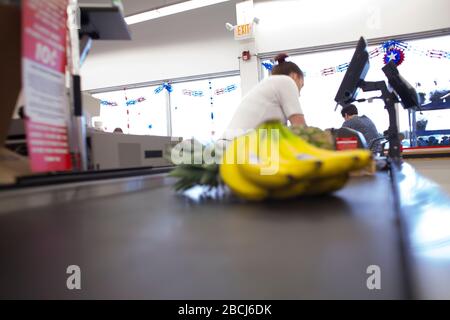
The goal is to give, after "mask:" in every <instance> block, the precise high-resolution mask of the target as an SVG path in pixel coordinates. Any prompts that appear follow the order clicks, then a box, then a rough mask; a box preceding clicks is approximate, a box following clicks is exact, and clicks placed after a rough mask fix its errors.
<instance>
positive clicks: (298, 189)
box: [269, 180, 310, 200]
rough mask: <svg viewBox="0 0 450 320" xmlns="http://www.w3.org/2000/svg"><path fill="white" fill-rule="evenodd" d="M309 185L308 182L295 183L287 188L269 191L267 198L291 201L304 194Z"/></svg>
mask: <svg viewBox="0 0 450 320" xmlns="http://www.w3.org/2000/svg"><path fill="white" fill-rule="evenodd" d="M309 185H310V181H309V180H305V181H297V182H295V183H293V184H291V185H289V186H287V187H284V188H280V189H275V190H271V191H270V194H269V197H270V198H272V199H279V200H282V199H291V198H295V197H299V196H301V195H302V194H304V193H305V192H306V190H307V189H308V187H309Z"/></svg>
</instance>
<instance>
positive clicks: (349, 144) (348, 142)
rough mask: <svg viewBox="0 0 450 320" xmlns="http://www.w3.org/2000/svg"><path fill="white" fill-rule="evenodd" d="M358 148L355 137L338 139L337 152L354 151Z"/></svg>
mask: <svg viewBox="0 0 450 320" xmlns="http://www.w3.org/2000/svg"><path fill="white" fill-rule="evenodd" d="M357 148H358V139H357V138H355V137H349V138H336V150H352V149H357Z"/></svg>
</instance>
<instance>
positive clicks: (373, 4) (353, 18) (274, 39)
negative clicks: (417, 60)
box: [255, 0, 450, 53]
mask: <svg viewBox="0 0 450 320" xmlns="http://www.w3.org/2000/svg"><path fill="white" fill-rule="evenodd" d="M255 14H256V16H257V17H258V18H260V19H261V21H260V24H259V25H258V28H257V47H258V51H259V52H262V53H267V52H272V51H280V50H288V49H297V48H306V47H311V46H318V45H326V44H334V43H340V42H348V41H356V40H358V38H359V37H360V36H361V35H363V36H365V37H366V38H367V39H371V38H379V37H384V36H390V35H401V34H407V33H414V32H421V31H429V30H435V29H441V28H449V27H450V1H448V0H433V1H424V0H397V1H392V0H377V1H374V0H339V1H333V0H314V1H312V0H295V1H294V0H277V1H255Z"/></svg>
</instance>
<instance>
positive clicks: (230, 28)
mask: <svg viewBox="0 0 450 320" xmlns="http://www.w3.org/2000/svg"><path fill="white" fill-rule="evenodd" d="M225 28H227V30H228V31H233V30H234V26H233V25H232V24H231V23H229V22H227V23H225Z"/></svg>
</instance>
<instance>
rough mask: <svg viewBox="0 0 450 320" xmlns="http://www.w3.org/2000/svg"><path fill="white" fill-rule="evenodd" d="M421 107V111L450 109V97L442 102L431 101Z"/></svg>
mask: <svg viewBox="0 0 450 320" xmlns="http://www.w3.org/2000/svg"><path fill="white" fill-rule="evenodd" d="M420 108H421V111H433V110H444V109H450V99H447V100H445V101H442V102H430V103H427V104H424V105H422V106H421V107H420Z"/></svg>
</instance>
